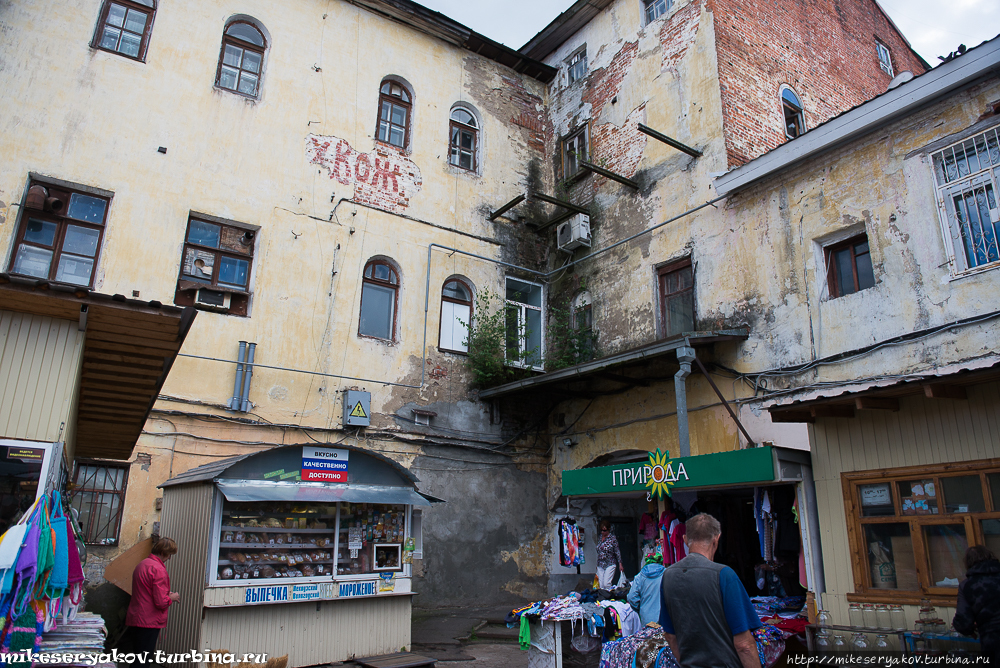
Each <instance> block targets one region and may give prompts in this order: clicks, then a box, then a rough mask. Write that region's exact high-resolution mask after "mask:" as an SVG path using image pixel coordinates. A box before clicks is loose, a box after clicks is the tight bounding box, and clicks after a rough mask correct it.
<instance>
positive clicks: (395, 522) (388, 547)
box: [337, 503, 406, 575]
mask: <svg viewBox="0 0 1000 668" xmlns="http://www.w3.org/2000/svg"><path fill="white" fill-rule="evenodd" d="M405 540H406V507H405V506H402V505H388V504H381V503H342V504H341V505H340V542H339V544H338V545H339V548H338V553H337V554H338V558H337V575H356V574H364V573H375V572H377V571H385V570H400V569H401V568H402V563H401V560H400V558H399V552H400V550H401V548H402V544H403V542H404V541H405ZM393 548H394V549H395V551H396V553H397V555H396V559H395V561H392V559H391V555H390V553H391V552H392V549H393ZM391 561H392V563H393V564H394V565H393V566H391V567H389V566H387V564H389V562H391Z"/></svg>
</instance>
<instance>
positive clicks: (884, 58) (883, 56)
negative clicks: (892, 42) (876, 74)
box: [875, 40, 892, 76]
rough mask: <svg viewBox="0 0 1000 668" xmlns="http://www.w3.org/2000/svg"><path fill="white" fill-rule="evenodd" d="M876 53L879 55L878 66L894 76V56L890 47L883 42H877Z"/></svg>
mask: <svg viewBox="0 0 1000 668" xmlns="http://www.w3.org/2000/svg"><path fill="white" fill-rule="evenodd" d="M875 51H876V52H877V53H878V64H879V67H881V68H882V70H883V71H884V72H885V73H886V74H888V75H889V76H892V54H890V53H889V47H887V46H886V45H885V44H883V43H882V42H880V41H878V40H875Z"/></svg>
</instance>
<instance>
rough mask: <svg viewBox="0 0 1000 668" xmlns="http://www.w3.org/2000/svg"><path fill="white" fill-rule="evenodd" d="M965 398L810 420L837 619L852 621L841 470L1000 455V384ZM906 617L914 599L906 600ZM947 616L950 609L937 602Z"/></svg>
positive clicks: (831, 604)
mask: <svg viewBox="0 0 1000 668" xmlns="http://www.w3.org/2000/svg"><path fill="white" fill-rule="evenodd" d="M966 390H967V392H968V399H967V400H954V399H926V398H924V397H906V398H902V399H900V410H899V411H898V412H893V411H887V410H869V411H858V412H857V417H855V418H850V419H837V418H822V419H817V420H816V423H815V424H814V425H812V426H811V427H810V432H811V441H812V443H813V450H812V461H813V475H814V477H815V480H816V495H817V501H818V506H819V522H820V535H821V541H822V545H823V566H824V573H825V575H826V590H827V591H826V594H825V596H824V600H823V604H824V606H825V607H826V609H827V610H829V611H830V612H831V614H832V615H833V620H834V623H835V624H847V606H848V601H847V598H846V596H845V595H846V594H847V593H848V592H853V591H854V576H853V575H852V573H851V554H850V545H849V543H848V539H847V517H846V515H845V510H844V492H843V486H842V484H841V479H840V474H841V473H845V472H849V471H868V470H872V469H880V468H896V467H904V466H920V465H932V464H944V463H947V462H959V461H970V460H976V459H991V458H994V457H1000V383H985V384H982V385H973V386H968V387H967V388H966ZM904 608H905V609H906V612H907V619H908V620H911V621H912V620H914V619H916V618H917V611H918V608H917V606H904ZM938 612H939V613H941V614H940V617H942V618H943V619H944V620H945V621H946V622H949V623H950V622H951V618H952V616H953V615H954V610H953V609H947V608H946V609H942V608H940V607H939V608H938Z"/></svg>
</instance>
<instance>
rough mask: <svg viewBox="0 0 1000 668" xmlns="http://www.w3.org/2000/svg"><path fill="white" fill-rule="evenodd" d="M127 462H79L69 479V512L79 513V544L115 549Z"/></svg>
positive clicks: (123, 503)
mask: <svg viewBox="0 0 1000 668" xmlns="http://www.w3.org/2000/svg"><path fill="white" fill-rule="evenodd" d="M128 467H129V464H128V462H121V463H116V464H109V463H107V462H96V461H81V462H79V463H78V464H77V467H76V476H75V477H74V478H73V484H74V485H75V486H74V488H73V499H72V501H71V502H70V505H72V507H73V508H76V510H77V512H78V513H80V518H79V519H80V528H81V529H83V542H85V543H87V544H90V545H117V544H118V531H119V529H120V528H121V523H122V507H123V506H124V505H125V486H126V484H127V482H128Z"/></svg>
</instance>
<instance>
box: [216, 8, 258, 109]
mask: <svg viewBox="0 0 1000 668" xmlns="http://www.w3.org/2000/svg"><path fill="white" fill-rule="evenodd" d="M237 24H243V25H248V26H250V27H251V28H253V29H254V30H255V31H257V33H258V34H260V38H261V40H262V41H263V42H264V46H260V45H258V44H254V43H253V42H248V41H246V40H244V39H240V38H239V37H234V36H232V35H230V34H229V29H230V28H232V27H233V26H234V25H237ZM227 45H232V46H235V47H237V48H239V49H243V51H244V52H246V51H252V52H254V53H256V54H258V55H260V71H259V72H253V71H252V70H245V69H243V58H241V59H240V66H239V67H237V68H236V69H238V70H239V71H240V74H239V75H237V77H236V88H227V87H226V86H223V85H222V65H223V60H224V59H225V57H226V46H227ZM266 51H267V36H266V35H264V31H263V30H261V29H260V28H259V27H257V25H256V24H255V23H253V22H252V21H247V20H246V19H236V20H234V21H230V22H229V23H227V24H226V27H225V29H223V31H222V46H221V47H220V49H219V62H218V64H217V65H216V68H215V86H216V87H217V88H219V89H220V90H224V91H226V92H228V93H233V94H234V95H240V96H242V97H245V98H248V99H251V100H256V99H259V98H260V89H261V86H262V85H263V83H264V55H265V53H266ZM227 67H232V65H227ZM243 72H247V73H248V74H252V75H256V77H257V87H256V90H254V92H253V95H250V94H249V93H244V92H243V91H241V90H240V89H239V88H240V79H241V78H242V74H243Z"/></svg>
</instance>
